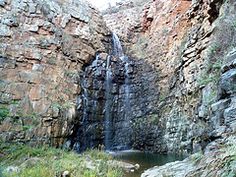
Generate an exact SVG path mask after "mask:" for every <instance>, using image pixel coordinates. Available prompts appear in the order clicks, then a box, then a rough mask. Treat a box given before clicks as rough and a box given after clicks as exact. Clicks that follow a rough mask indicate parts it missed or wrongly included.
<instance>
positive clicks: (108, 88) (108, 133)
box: [104, 56, 112, 150]
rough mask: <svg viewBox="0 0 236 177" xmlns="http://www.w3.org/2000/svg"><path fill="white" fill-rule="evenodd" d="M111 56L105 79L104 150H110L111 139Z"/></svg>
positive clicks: (107, 64)
mask: <svg viewBox="0 0 236 177" xmlns="http://www.w3.org/2000/svg"><path fill="white" fill-rule="evenodd" d="M110 59H111V56H108V57H107V63H106V78H105V99H106V102H105V131H104V134H105V149H106V150H110V148H111V141H112V140H111V138H112V115H111V113H112V111H111V108H112V95H111V89H112V71H111V66H110Z"/></svg>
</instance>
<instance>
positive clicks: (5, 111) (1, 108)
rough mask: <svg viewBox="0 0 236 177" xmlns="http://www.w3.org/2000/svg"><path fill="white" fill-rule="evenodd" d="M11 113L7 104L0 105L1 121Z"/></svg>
mask: <svg viewBox="0 0 236 177" xmlns="http://www.w3.org/2000/svg"><path fill="white" fill-rule="evenodd" d="M9 114H10V111H9V109H8V108H7V107H6V106H0V122H1V121H3V120H4V119H5V118H7V117H8V116H9Z"/></svg>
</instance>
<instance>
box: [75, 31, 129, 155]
mask: <svg viewBox="0 0 236 177" xmlns="http://www.w3.org/2000/svg"><path fill="white" fill-rule="evenodd" d="M112 40H113V50H112V52H111V55H108V56H107V57H106V58H103V57H100V55H99V54H97V55H96V58H95V59H94V61H93V62H92V63H91V65H88V66H86V67H85V68H84V72H83V74H82V75H81V89H82V95H81V96H80V97H79V98H80V99H81V101H80V100H79V101H78V103H79V104H80V106H78V115H79V117H78V118H79V119H78V120H79V124H78V129H77V130H76V137H77V138H75V140H73V143H74V145H73V147H74V148H75V149H76V150H77V151H78V152H82V151H84V150H86V149H87V148H94V147H99V145H101V144H104V145H105V150H114V149H118V150H119V149H127V148H129V144H130V132H131V125H130V115H131V114H130V111H131V106H130V92H131V91H130V88H131V87H130V84H131V76H130V68H131V67H132V66H131V64H130V60H129V58H128V57H127V56H125V55H124V53H123V49H122V46H121V42H120V40H119V38H118V36H117V35H116V34H115V33H113V35H112ZM104 59H105V60H104Z"/></svg>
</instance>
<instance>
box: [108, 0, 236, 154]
mask: <svg viewBox="0 0 236 177" xmlns="http://www.w3.org/2000/svg"><path fill="white" fill-rule="evenodd" d="M234 8H235V4H234V2H233V1H215V0H211V1H184V0H180V1H177V0H168V1H162V0H154V1H149V2H142V1H133V3H125V4H124V5H120V6H119V7H115V8H113V9H110V10H107V11H106V12H105V14H104V19H105V20H106V22H107V25H108V26H109V27H110V29H112V30H113V31H116V33H117V34H119V35H120V36H121V38H122V39H123V42H124V44H125V47H126V49H127V52H128V53H129V55H130V56H132V57H133V58H134V59H135V58H136V59H142V61H143V62H145V63H148V64H149V66H150V67H152V68H153V71H156V72H157V73H154V72H153V73H151V74H150V75H151V76H156V77H157V80H156V81H157V82H152V83H149V86H152V87H153V88H155V90H156V93H158V102H157V104H156V106H155V108H154V109H153V111H154V113H153V114H146V115H145V116H140V117H138V118H137V119H136V121H140V122H141V123H140V124H139V125H138V129H137V130H138V131H137V134H135V133H134V136H135V137H136V139H135V142H134V147H135V148H138V149H143V150H151V151H155V152H176V151H179V152H195V151H199V150H201V149H203V148H204V147H205V146H206V144H207V143H208V142H210V141H212V139H215V138H217V136H220V135H221V133H223V132H225V131H226V129H225V128H224V126H226V123H225V122H224V121H223V120H222V119H224V118H223V117H222V115H223V112H221V113H219V112H218V110H219V109H218V107H217V108H216V107H214V104H213V103H214V102H216V101H217V98H218V95H219V93H218V81H219V80H220V68H221V67H222V63H223V62H224V61H225V60H224V58H225V56H226V54H227V52H230V50H232V48H233V46H232V45H233V43H234V42H233V40H234V35H235V34H234V33H235V29H234V27H233V26H234V25H233V24H232V21H234V20H235V15H234V13H233V12H232V9H234ZM229 12H232V13H229ZM120 19H121V20H120ZM222 24H225V27H222ZM224 31H225V32H224ZM226 32H227V34H230V36H231V37H229V36H227V35H226ZM221 44H224V46H223V45H221ZM229 68H231V67H229ZM232 72H233V71H230V72H228V73H226V74H223V76H222V77H223V79H221V80H224V81H221V82H220V83H221V84H223V85H224V86H226V85H227V86H226V87H228V85H229V82H228V81H226V80H230V78H231V80H232V77H233V76H232V75H231V74H233V73H232ZM226 78H227V79H226ZM150 80H152V79H151V78H150ZM226 82H227V83H226ZM226 90H227V89H226V88H225V89H224V91H223V92H222V93H221V94H223V95H225V94H226V95H227V92H228V91H226ZM231 92H232V91H230V93H231ZM145 96H146V95H145ZM221 97H222V98H224V96H221ZM229 102H230V101H229V100H223V102H222V104H220V105H225V106H226V105H228V103H229ZM212 104H213V106H211V105H212ZM214 110H217V113H214ZM220 110H222V111H223V110H225V108H224V106H223V107H220ZM213 115H215V116H213ZM224 115H225V113H224ZM152 120H154V122H155V123H153V122H152ZM150 122H152V123H150ZM222 126H223V127H222ZM216 134H217V135H216ZM148 140H150V141H148Z"/></svg>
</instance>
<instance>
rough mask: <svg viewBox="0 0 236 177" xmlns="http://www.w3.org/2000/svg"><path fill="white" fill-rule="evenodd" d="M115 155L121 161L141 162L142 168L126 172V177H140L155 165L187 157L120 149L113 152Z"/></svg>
mask: <svg viewBox="0 0 236 177" xmlns="http://www.w3.org/2000/svg"><path fill="white" fill-rule="evenodd" d="M111 154H112V155H113V157H114V158H115V159H117V160H119V161H124V162H128V163H131V164H134V165H135V164H139V165H140V168H139V169H138V170H135V171H134V172H129V173H126V174H125V177H140V176H141V174H142V173H143V172H144V171H145V170H147V169H149V168H152V167H154V166H161V165H164V164H166V163H169V162H174V161H177V160H183V159H184V158H186V156H184V155H176V154H167V155H164V154H153V153H146V152H140V151H133V150H129V151H120V152H113V153H111Z"/></svg>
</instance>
